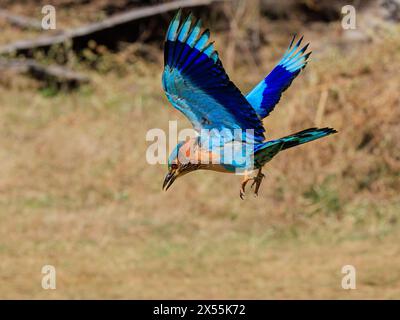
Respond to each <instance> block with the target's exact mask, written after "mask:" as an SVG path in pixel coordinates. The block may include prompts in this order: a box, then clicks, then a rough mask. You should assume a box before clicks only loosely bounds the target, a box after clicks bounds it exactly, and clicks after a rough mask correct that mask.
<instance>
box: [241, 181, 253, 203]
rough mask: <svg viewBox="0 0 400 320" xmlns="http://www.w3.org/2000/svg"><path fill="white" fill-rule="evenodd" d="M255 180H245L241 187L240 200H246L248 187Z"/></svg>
mask: <svg viewBox="0 0 400 320" xmlns="http://www.w3.org/2000/svg"><path fill="white" fill-rule="evenodd" d="M252 179H253V178H247V177H246V178H245V179H244V180H243V182H242V184H241V186H240V199H242V200H244V195H245V194H246V185H247V183H248V182H249V181H250V180H252Z"/></svg>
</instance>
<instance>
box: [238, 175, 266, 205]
mask: <svg viewBox="0 0 400 320" xmlns="http://www.w3.org/2000/svg"><path fill="white" fill-rule="evenodd" d="M264 178H265V175H264V174H263V173H262V172H261V170H259V171H258V173H257V175H256V176H255V177H251V178H249V177H247V176H245V178H244V180H243V182H242V184H241V187H240V199H242V200H244V196H245V194H246V185H247V184H248V183H249V181H250V180H253V183H252V184H251V186H250V188H251V189H253V187H254V186H255V188H254V195H255V196H258V190H259V189H260V185H261V182H262V180H263V179H264Z"/></svg>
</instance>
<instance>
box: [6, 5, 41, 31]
mask: <svg viewBox="0 0 400 320" xmlns="http://www.w3.org/2000/svg"><path fill="white" fill-rule="evenodd" d="M0 18H3V19H4V20H6V21H8V22H10V23H11V24H12V25H14V26H17V27H19V28H22V29H32V30H42V24H41V22H40V21H39V20H36V19H33V18H29V17H25V16H21V15H17V14H14V13H12V12H10V11H8V10H4V9H0Z"/></svg>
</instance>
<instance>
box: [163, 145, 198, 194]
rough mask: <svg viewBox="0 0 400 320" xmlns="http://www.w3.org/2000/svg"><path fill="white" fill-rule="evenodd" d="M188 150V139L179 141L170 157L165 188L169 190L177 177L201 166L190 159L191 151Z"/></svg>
mask: <svg viewBox="0 0 400 320" xmlns="http://www.w3.org/2000/svg"><path fill="white" fill-rule="evenodd" d="M188 150H190V145H189V143H187V141H184V142H179V143H178V144H177V146H176V147H175V149H174V151H172V153H171V154H170V156H169V157H168V173H167V175H166V176H165V179H164V183H163V190H165V191H167V190H168V189H169V187H171V185H172V184H173V183H174V181H175V180H176V179H177V178H179V177H182V176H184V175H185V174H187V173H189V172H192V171H195V170H197V169H198V168H199V164H197V163H196V164H195V163H191V162H190V161H189V157H190V153H189V152H190V151H188ZM182 160H183V161H182Z"/></svg>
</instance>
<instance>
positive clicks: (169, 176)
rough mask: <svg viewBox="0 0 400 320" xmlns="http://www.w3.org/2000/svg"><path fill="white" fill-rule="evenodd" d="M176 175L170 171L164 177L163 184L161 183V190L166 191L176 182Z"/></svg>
mask: <svg viewBox="0 0 400 320" xmlns="http://www.w3.org/2000/svg"><path fill="white" fill-rule="evenodd" d="M177 176H178V175H177V174H176V171H170V172H168V174H167V175H166V176H165V179H164V183H163V187H162V188H163V190H165V191H167V190H168V189H169V187H170V186H172V184H173V183H174V181H175V180H176V177H177Z"/></svg>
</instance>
